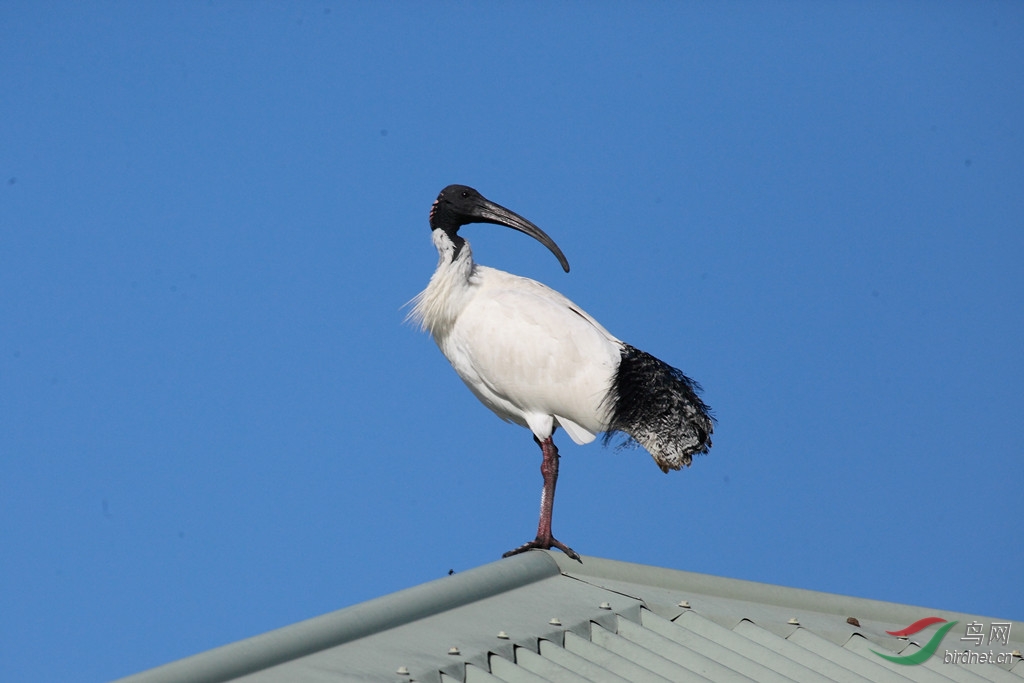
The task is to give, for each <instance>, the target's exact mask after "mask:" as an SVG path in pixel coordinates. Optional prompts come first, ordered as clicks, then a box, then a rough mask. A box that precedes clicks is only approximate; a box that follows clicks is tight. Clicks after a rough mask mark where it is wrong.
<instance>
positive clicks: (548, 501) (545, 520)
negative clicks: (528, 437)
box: [502, 436, 583, 562]
mask: <svg viewBox="0 0 1024 683" xmlns="http://www.w3.org/2000/svg"><path fill="white" fill-rule="evenodd" d="M533 440H534V441H536V442H537V443H538V444H540V451H541V454H542V455H543V460H541V463H540V473H541V476H543V477H544V488H543V489H542V490H541V494H540V520H539V521H538V522H537V538H535V539H534V540H532V541H528V542H526V543H524V544H523V545H521V546H519V547H518V548H516V549H514V550H510V551H508V552H507V553H505V554H504V555H502V557H509V556H511V555H517V554H519V553H521V552H525V551H527V550H531V549H533V548H539V549H541V550H547V549H549V548H558V549H559V550H561V551H562V552H563V553H565V554H566V555H568V556H569V557H571V558H572V559H574V560H576V561H577V562H583V560H581V559H580V556H579V554H578V553H577V552H576V551H575V550H573V549H572V548H570V547H569V546H567V545H566V544H564V543H562V542H561V541H559V540H558V539H556V538H555V537H554V536H553V535H552V534H551V513H552V511H553V510H554V507H555V485H556V484H557V483H558V457H559V456H558V448H556V447H555V442H554V440H553V439H552V438H551V437H550V436H549V437H548V438H546V439H544V440H543V441H540V440H539V439H537V438H536V437H534V439H533Z"/></svg>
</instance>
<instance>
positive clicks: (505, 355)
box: [410, 230, 623, 444]
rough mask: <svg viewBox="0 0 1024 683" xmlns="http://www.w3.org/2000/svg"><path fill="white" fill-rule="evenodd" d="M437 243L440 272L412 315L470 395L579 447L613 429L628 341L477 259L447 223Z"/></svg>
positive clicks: (554, 295)
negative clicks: (612, 397)
mask: <svg viewBox="0 0 1024 683" xmlns="http://www.w3.org/2000/svg"><path fill="white" fill-rule="evenodd" d="M433 240H434V245H435V246H436V247H437V249H438V252H439V254H440V259H439V261H438V266H437V270H436V271H435V272H434V275H433V277H431V279H430V284H429V285H428V286H427V288H426V289H425V290H424V291H423V292H421V293H420V294H419V295H418V296H417V297H416V298H415V299H414V304H415V305H414V308H413V310H412V312H411V314H410V315H411V317H413V318H414V319H415V320H417V321H418V322H419V323H420V324H421V325H422V326H423V328H424V329H425V330H427V331H429V332H430V334H431V336H433V338H434V341H435V342H437V345H438V347H440V349H441V352H442V353H444V355H445V357H447V358H448V360H449V361H450V362H451V364H452V367H453V368H454V369H455V372H456V373H458V375H459V377H461V378H462V381H463V382H465V383H466V386H468V387H469V389H470V390H471V391H472V392H473V394H474V395H475V396H476V397H477V398H478V399H480V401H481V402H482V403H483V404H484V405H486V406H487V407H488V408H490V409H491V410H492V411H493V412H494V413H495V414H497V415H498V416H499V417H500V418H502V419H504V420H507V421H510V422H514V423H516V424H519V425H522V426H524V427H528V428H529V429H530V431H532V432H533V434H534V436H536V437H537V438H538V439H539V440H541V441H543V440H544V439H546V438H548V437H550V436H551V434H552V432H553V431H554V429H555V426H560V427H562V429H564V430H565V432H566V433H567V434H568V435H569V437H570V438H571V439H572V440H573V441H574V442H576V443H577V444H585V443H589V442H591V441H593V440H594V438H595V437H596V436H597V434H598V433H600V432H603V431H606V430H607V429H608V428H609V419H610V409H611V404H610V403H609V402H608V400H607V397H608V394H609V391H610V390H611V389H612V384H613V379H614V377H615V372H616V370H617V368H618V366H619V362H620V358H621V355H622V348H623V345H622V342H620V341H619V340H618V339H616V338H615V337H614V336H612V335H611V334H610V333H609V332H608V331H607V330H606V329H604V327H602V326H601V325H600V323H598V322H597V321H596V320H594V319H593V318H592V317H591V316H590V315H588V314H587V313H586V312H584V311H583V310H582V309H581V308H579V307H578V306H576V305H575V304H573V302H572V301H570V300H569V299H567V298H566V297H565V296H563V295H562V294H560V293H558V292H556V291H555V290H553V289H551V288H550V287H547V286H545V285H543V284H541V283H539V282H536V281H535V280H531V279H529V278H525V277H520V276H517V275H512V274H510V273H506V272H504V271H501V270H496V269H494V268H488V267H486V266H480V265H477V264H476V263H474V262H473V255H472V251H471V249H470V247H469V244H468V243H466V242H463V243H462V244H461V245H459V246H458V247H457V246H456V243H455V242H453V241H452V239H451V238H450V237H449V236H448V235H447V234H446V233H445V232H444V231H442V230H434V231H433Z"/></svg>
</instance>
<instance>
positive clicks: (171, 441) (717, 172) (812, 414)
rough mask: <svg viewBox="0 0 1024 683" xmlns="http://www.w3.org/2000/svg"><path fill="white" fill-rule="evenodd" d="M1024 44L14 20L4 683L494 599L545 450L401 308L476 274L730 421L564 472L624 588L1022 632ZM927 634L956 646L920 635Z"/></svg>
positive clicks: (98, 14) (8, 155)
mask: <svg viewBox="0 0 1024 683" xmlns="http://www.w3.org/2000/svg"><path fill="white" fill-rule="evenodd" d="M1021 35H1024V6H1022V5H1021V4H1020V3H1011V2H994V3H993V2H963V3H898V4H897V3H874V4H873V3H867V4H865V3H811V2H794V3H772V4H765V5H759V4H753V3H692V4H690V3H658V4H654V3H651V4H637V3H631V4H628V5H624V4H619V3H614V4H613V3H587V4H583V3H565V4H556V5H551V4H546V3H511V4H504V5H501V6H498V5H497V4H496V3H488V4H479V5H477V4H469V3H391V4H388V5H380V4H377V3H359V4H356V3H338V2H315V3H290V4H284V3H269V2H220V1H211V2H195V3H171V4H161V3H130V2H122V3H117V2H104V3H88V4H82V3H63V2H52V3H39V2H21V1H15V2H6V3H4V5H3V7H2V8H0V60H2V63H3V64H4V67H3V69H2V70H0V91H2V93H3V95H2V97H0V120H2V121H3V126H2V127H0V546H2V547H3V553H2V554H0V670H2V672H0V673H2V678H3V679H4V680H5V681H53V680H81V681H103V680H109V679H112V678H115V677H118V676H123V675H127V674H130V673H134V672H136V671H140V670H142V669H146V668H149V667H152V666H155V665H158V664H161V663H164V662H166V661H170V660H174V659H177V658H180V657H183V656H187V655H190V654H194V653H196V652H199V651H203V650H206V649H209V648H211V647H215V646H217V645H221V644H224V643H228V642H232V641H235V640H238V639H240V638H244V637H247V636H251V635H254V634H257V633H261V632H263V631H266V630H270V629H273V628H277V627H280V626H284V625H287V624H290V623H292V622H295V621H298V620H301V619H305V618H308V617H312V616H316V615H319V614H322V613H325V612H329V611H332V610H335V609H338V608H341V607H345V606H347V605H351V604H354V603H357V602H360V601H363V600H366V599H369V598H373V597H376V596H379V595H382V594H385V593H389V592H392V591H395V590H398V589H401V588H405V587H408V586H412V585H416V584H419V583H422V582H424V581H427V580H430V579H434V578H437V577H439V576H443V575H446V574H447V573H448V571H449V569H454V570H455V571H462V570H466V569H469V568H472V567H475V566H478V565H481V564H484V563H487V562H491V561H494V560H497V559H498V558H499V557H500V555H501V553H502V552H504V551H505V550H508V549H509V548H512V547H514V546H516V545H519V544H520V543H522V542H523V541H525V540H527V539H528V538H530V537H532V534H533V531H534V530H535V528H536V527H535V525H536V514H537V505H538V500H539V495H540V483H541V482H540V475H539V472H538V466H539V461H540V458H539V451H538V449H537V448H536V446H535V445H534V444H533V442H532V440H531V438H530V435H529V433H528V432H527V431H526V430H523V429H521V428H519V427H516V426H513V425H507V424H504V423H502V422H501V421H499V420H498V419H497V418H496V417H494V416H493V415H491V414H490V413H489V412H488V411H487V410H486V409H485V408H484V407H482V406H481V405H479V404H478V403H477V401H476V399H475V398H474V397H473V396H472V395H471V394H470V393H469V391H467V390H466V388H465V387H464V386H463V385H462V383H461V382H460V381H459V379H458V378H457V377H456V375H455V374H454V372H453V371H452V370H451V368H450V367H449V366H448V363H447V361H446V360H445V359H444V358H443V356H442V355H441V354H440V352H439V351H438V350H437V348H436V347H435V346H434V344H433V342H432V341H431V340H430V338H429V337H428V336H427V335H425V334H422V333H420V332H419V331H418V330H417V329H415V328H414V327H413V326H411V325H408V324H403V318H404V316H405V312H406V309H403V305H404V304H405V303H406V302H407V301H408V300H409V299H411V298H412V297H413V296H414V295H415V294H416V293H417V292H419V291H420V290H421V289H422V288H423V287H424V286H425V285H426V282H427V280H428V279H429V277H430V274H431V273H432V271H433V268H434V266H435V264H436V258H437V256H436V252H435V251H434V248H433V246H432V245H431V242H430V234H429V229H428V225H427V213H428V210H429V208H430V204H431V202H432V201H433V199H434V197H435V196H436V194H437V192H438V191H439V190H440V189H441V188H442V187H443V186H445V185H447V184H449V183H464V184H469V185H472V186H474V187H476V188H477V189H479V190H480V191H481V192H483V194H484V195H486V196H487V197H489V198H490V199H493V200H495V201H497V202H499V203H501V204H503V205H505V206H507V207H509V208H511V209H513V210H515V211H517V212H519V213H521V214H522V215H524V216H526V217H527V218H529V219H530V220H532V221H533V222H535V223H536V224H537V225H539V226H540V227H541V228H543V229H544V230H545V231H546V232H547V233H548V234H550V235H551V236H552V237H553V238H554V239H555V241H556V242H558V244H559V246H561V248H562V249H563V250H564V251H565V254H566V256H567V257H568V259H569V262H570V263H571V264H572V272H571V273H570V274H568V275H566V274H564V273H563V272H562V271H561V269H560V268H559V267H558V263H557V262H556V261H555V259H554V258H553V257H552V256H551V254H550V253H549V252H547V251H546V250H545V249H544V248H543V247H542V246H541V245H539V244H538V243H536V242H534V241H532V240H529V239H527V238H524V237H523V236H522V235H520V234H517V233H514V232H512V231H510V230H504V229H499V228H496V227H494V226H486V225H480V226H470V227H468V228H467V229H465V230H464V231H463V234H464V236H465V237H467V238H468V239H469V240H470V241H471V243H472V244H473V248H474V253H475V255H476V257H477V260H478V261H479V262H481V263H484V264H487V265H492V266H496V267H499V268H503V269H506V270H510V271H513V272H517V273H520V274H523V275H528V276H530V277H534V278H536V279H539V280H541V281H543V282H546V283H548V284H550V285H552V286H554V287H556V288H557V289H559V290H560V291H562V292H563V293H565V294H566V295H567V296H569V297H570V298H572V299H574V300H575V301H576V302H577V303H578V304H579V305H581V306H583V307H584V308H585V309H586V310H587V311H589V312H590V313H591V314H593V315H594V316H595V317H597V319H598V320H600V321H601V322H602V323H603V324H604V325H605V326H606V327H607V328H608V329H609V330H611V331H612V332H613V333H614V334H616V335H618V336H619V337H621V338H623V339H625V340H626V341H628V342H630V343H632V344H633V345H635V346H637V347H639V348H642V349H644V350H646V351H649V352H651V353H653V354H655V355H657V356H659V357H660V358H663V359H664V360H666V361H668V362H670V363H672V364H673V365H676V366H678V367H680V368H681V369H683V370H684V371H685V372H686V373H687V374H689V375H690V376H692V377H694V378H696V379H697V380H699V381H700V382H701V383H702V384H703V385H704V387H705V399H706V400H707V402H708V403H709V404H710V405H711V406H712V407H713V408H714V410H715V413H716V415H717V417H718V420H719V422H718V427H717V430H716V434H715V445H714V448H713V449H712V451H711V453H710V454H709V455H707V456H704V457H701V458H699V459H698V460H697V461H696V462H695V463H694V466H693V467H692V468H690V469H688V470H686V471H683V472H675V473H671V474H669V475H663V474H662V473H661V472H660V471H658V469H657V467H656V466H655V465H654V464H653V462H652V461H651V459H650V458H649V457H648V456H647V455H646V454H645V453H643V452H632V451H624V452H619V451H616V450H615V449H614V448H602V447H601V446H600V445H599V443H595V444H592V445H589V446H586V447H577V446H574V445H572V444H571V443H570V442H569V441H568V439H566V438H565V436H564V435H562V437H561V439H560V443H561V446H562V456H563V457H562V465H561V479H560V480H559V491H558V498H557V501H556V506H555V517H554V520H555V524H554V530H555V534H556V535H557V536H558V537H559V538H561V539H562V540H564V541H565V542H567V543H568V544H570V545H572V546H573V547H574V548H575V549H576V550H578V551H580V552H581V553H583V554H584V555H594V556H600V557H606V558H612V559H617V560H625V561H631V562H639V563H646V564H653V565H659V566H663V567H672V568H678V569H685V570H690V571H697V572H707V573H711V574H716V575H721V576H728V577H737V578H742V579H749V580H753V581H763V582H770V583H778V584H783V585H788V586H798V587H802V588H809V589H815V590H821V591H830V592H836V593H843V594H849V595H855V596H863V597H870V598H876V599H880V600H892V601H899V602H905V603H911V604H918V605H922V606H923V607H924V608H927V607H933V608H948V609H954V610H962V611H968V612H974V613H979V614H983V615H991V616H993V617H1003V618H1007V617H1008V618H1013V619H1017V620H1020V619H1024V596H1022V594H1021V591H1020V578H1021V576H1024V550H1022V545H1021V543H1020V541H1019V538H1018V536H1019V525H1020V520H1021V519H1024V515H1022V512H1024V502H1022V500H1024V499H1022V496H1021V493H1020V482H1021V476H1022V475H1024V459H1022V457H1021V436H1020V430H1021V425H1022V418H1021V415H1022V413H1024V400H1022V397H1021V386H1022V385H1024V372H1022V363H1021V349H1022V348H1024V316H1022V311H1024V269H1022V266H1021V263H1024V192H1022V190H1021V188H1024V161H1022V160H1024V119H1022V117H1021V112H1022V111H1024V42H1022V41H1021V40H1020V37H1021ZM926 612H927V609H923V612H922V616H925V613H926Z"/></svg>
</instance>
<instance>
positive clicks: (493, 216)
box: [430, 185, 569, 273]
mask: <svg viewBox="0 0 1024 683" xmlns="http://www.w3.org/2000/svg"><path fill="white" fill-rule="evenodd" d="M467 223H494V224H496V225H504V226H505V227H507V228H512V229H513V230H518V231H519V232H522V233H526V234H527V235H529V236H530V237H532V238H534V239H535V240H537V241H538V242H540V243H541V244H543V245H544V246H545V247H547V248H548V249H549V250H550V251H551V253H552V254H554V255H555V257H556V258H557V259H558V262H559V263H560V264H561V265H562V269H563V270H564V271H565V272H567V273H568V272H569V262H568V261H567V260H566V258H565V254H563V253H562V250H561V249H559V248H558V245H557V244H555V242H554V240H552V239H551V238H550V237H548V236H547V234H546V233H545V232H544V231H543V230H541V229H540V228H538V227H537V226H536V225H534V224H533V223H531V222H530V221H528V220H526V219H525V218H523V217H522V216H520V215H519V214H517V213H515V212H513V211H509V210H508V209H506V208H505V207H503V206H501V205H499V204H495V203H494V202H492V201H490V200H489V199H486V198H484V196H483V195H482V194H480V193H479V192H477V191H476V190H474V189H473V188H472V187H468V186H466V185H449V186H448V187H446V188H444V189H443V190H441V194H439V195H437V199H436V200H434V205H433V206H432V207H430V228H431V230H444V231H445V233H447V234H448V236H449V237H451V238H452V240H455V239H456V235H457V233H458V231H459V228H461V227H462V226H463V225H466V224H467Z"/></svg>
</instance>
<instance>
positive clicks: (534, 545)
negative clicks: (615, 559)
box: [502, 536, 583, 564]
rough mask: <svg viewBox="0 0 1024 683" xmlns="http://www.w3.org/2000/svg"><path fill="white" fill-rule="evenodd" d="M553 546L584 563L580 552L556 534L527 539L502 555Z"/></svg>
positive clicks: (508, 555)
mask: <svg viewBox="0 0 1024 683" xmlns="http://www.w3.org/2000/svg"><path fill="white" fill-rule="evenodd" d="M551 548H558V549H559V550H561V551H562V552H563V553H565V554H566V555H568V556H569V557H571V558H572V559H574V560H576V561H577V562H579V563H580V564H583V560H582V559H581V558H580V554H579V553H578V552H576V551H575V550H573V549H572V548H570V547H569V546H567V545H566V544H564V543H562V542H561V541H559V540H558V539H556V538H555V537H554V536H548V537H547V538H541V537H540V536H538V537H537V538H535V539H534V540H532V541H527V542H526V543H524V544H522V545H521V546H519V547H518V548H514V549H512V550H509V551H508V552H507V553H505V554H504V555H502V557H512V556H513V555H518V554H519V553H525V552H526V551H527V550H534V549H537V550H550V549H551Z"/></svg>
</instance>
